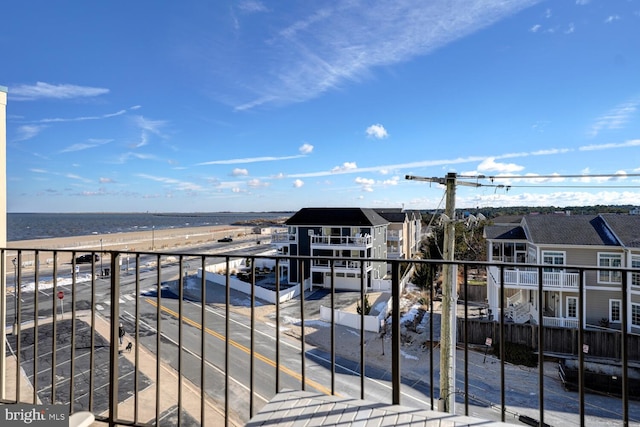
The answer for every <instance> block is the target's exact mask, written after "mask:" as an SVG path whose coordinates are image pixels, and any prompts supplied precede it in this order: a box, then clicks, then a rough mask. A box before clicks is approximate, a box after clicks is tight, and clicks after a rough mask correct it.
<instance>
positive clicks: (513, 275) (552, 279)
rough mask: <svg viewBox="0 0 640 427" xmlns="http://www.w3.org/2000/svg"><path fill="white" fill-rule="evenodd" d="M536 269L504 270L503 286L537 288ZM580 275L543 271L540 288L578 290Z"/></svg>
mask: <svg viewBox="0 0 640 427" xmlns="http://www.w3.org/2000/svg"><path fill="white" fill-rule="evenodd" d="M538 277H539V272H538V270H537V269H529V268H524V269H522V268H514V269H505V271H504V284H505V286H507V287H518V288H537V287H538V282H539V279H538ZM579 280H580V275H579V274H578V273H569V272H565V271H543V272H542V286H543V288H544V289H545V290H547V289H551V288H552V289H572V290H577V289H578V282H579Z"/></svg>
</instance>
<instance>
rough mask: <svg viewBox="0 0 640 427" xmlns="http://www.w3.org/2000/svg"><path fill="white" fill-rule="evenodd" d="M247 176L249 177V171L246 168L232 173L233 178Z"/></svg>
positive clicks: (237, 169)
mask: <svg viewBox="0 0 640 427" xmlns="http://www.w3.org/2000/svg"><path fill="white" fill-rule="evenodd" d="M247 175H249V171H248V170H247V169H244V168H235V169H234V170H233V171H232V172H231V176H247Z"/></svg>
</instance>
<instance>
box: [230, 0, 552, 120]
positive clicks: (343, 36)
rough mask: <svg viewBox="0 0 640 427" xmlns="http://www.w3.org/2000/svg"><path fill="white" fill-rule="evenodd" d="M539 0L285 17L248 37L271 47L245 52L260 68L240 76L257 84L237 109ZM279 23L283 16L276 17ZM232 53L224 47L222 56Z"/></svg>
mask: <svg viewBox="0 0 640 427" xmlns="http://www.w3.org/2000/svg"><path fill="white" fill-rule="evenodd" d="M538 2H539V0H520V1H504V0H468V1H461V2H455V3H453V4H452V3H451V1H450V0H425V1H422V2H416V1H414V0H398V1H393V2H364V1H362V0H354V1H350V2H338V3H337V4H335V5H333V6H331V5H326V4H324V3H322V4H320V5H319V6H317V7H315V8H314V6H313V5H312V6H309V7H308V10H309V12H308V14H307V16H305V17H303V18H302V19H301V20H298V21H296V22H287V23H285V25H284V26H281V27H280V31H279V32H278V33H277V35H276V36H275V37H273V38H272V39H269V40H267V41H266V42H264V41H263V40H248V42H249V43H253V44H254V45H258V44H260V45H262V46H266V47H267V48H266V49H263V50H262V51H261V52H260V53H259V54H260V55H261V56H260V57H258V58H256V57H255V51H253V53H254V55H253V56H252V57H247V58H246V59H244V61H245V62H242V61H241V60H239V61H234V64H237V66H238V67H242V68H243V69H251V70H252V72H253V73H252V74H249V75H247V76H246V78H245V80H244V81H243V82H240V83H241V84H240V86H244V87H246V88H248V90H249V91H250V93H248V94H247V95H246V96H244V97H245V98H247V97H248V98H249V100H247V101H246V102H242V103H240V104H241V105H237V106H236V109H237V110H246V109H250V108H255V107H257V106H259V105H262V104H266V103H275V104H287V103H294V102H302V101H305V100H308V99H311V98H314V97H317V96H319V95H320V94H322V93H325V92H327V91H329V90H332V89H335V88H340V87H344V85H345V84H350V83H352V82H358V81H361V80H363V79H364V78H369V76H370V75H371V72H372V70H374V69H376V68H378V67H384V66H388V65H391V64H397V63H403V62H408V61H410V60H411V59H412V58H415V57H418V56H423V55H427V54H429V53H431V52H433V51H435V50H437V49H440V48H442V47H443V46H446V45H448V44H450V43H453V42H455V41H456V40H459V39H462V38H464V37H466V36H468V35H470V34H472V33H474V32H476V31H479V30H481V29H483V28H486V27H488V26H490V25H492V24H494V23H496V22H499V21H501V20H503V19H505V18H507V17H509V16H511V15H513V14H516V13H518V12H520V11H521V10H523V9H525V8H527V7H529V6H531V5H534V4H536V3H538ZM443 22H446V25H442V23H443ZM277 25H280V22H274V23H273V24H272V26H274V27H276V26H277ZM425 28H429V31H425V30H424V29H425ZM224 53H226V52H225V51H221V53H220V55H223V54H224ZM227 62H228V61H227ZM220 63H222V62H220ZM248 64H251V65H252V67H248V66H247V65H248ZM256 64H265V66H264V67H260V66H256ZM226 74H227V75H228V76H229V79H234V80H235V79H237V76H238V75H240V73H238V72H237V70H235V69H230V70H227V71H226ZM236 86H238V85H236Z"/></svg>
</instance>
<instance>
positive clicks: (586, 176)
mask: <svg viewBox="0 0 640 427" xmlns="http://www.w3.org/2000/svg"><path fill="white" fill-rule="evenodd" d="M628 177H640V173H625V174H593V175H589V174H584V175H483V174H480V175H458V178H462V179H489V180H491V181H493V180H495V179H540V178H548V179H554V178H628Z"/></svg>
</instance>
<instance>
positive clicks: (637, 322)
mask: <svg viewBox="0 0 640 427" xmlns="http://www.w3.org/2000/svg"><path fill="white" fill-rule="evenodd" d="M631 324H632V325H633V326H640V304H631Z"/></svg>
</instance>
